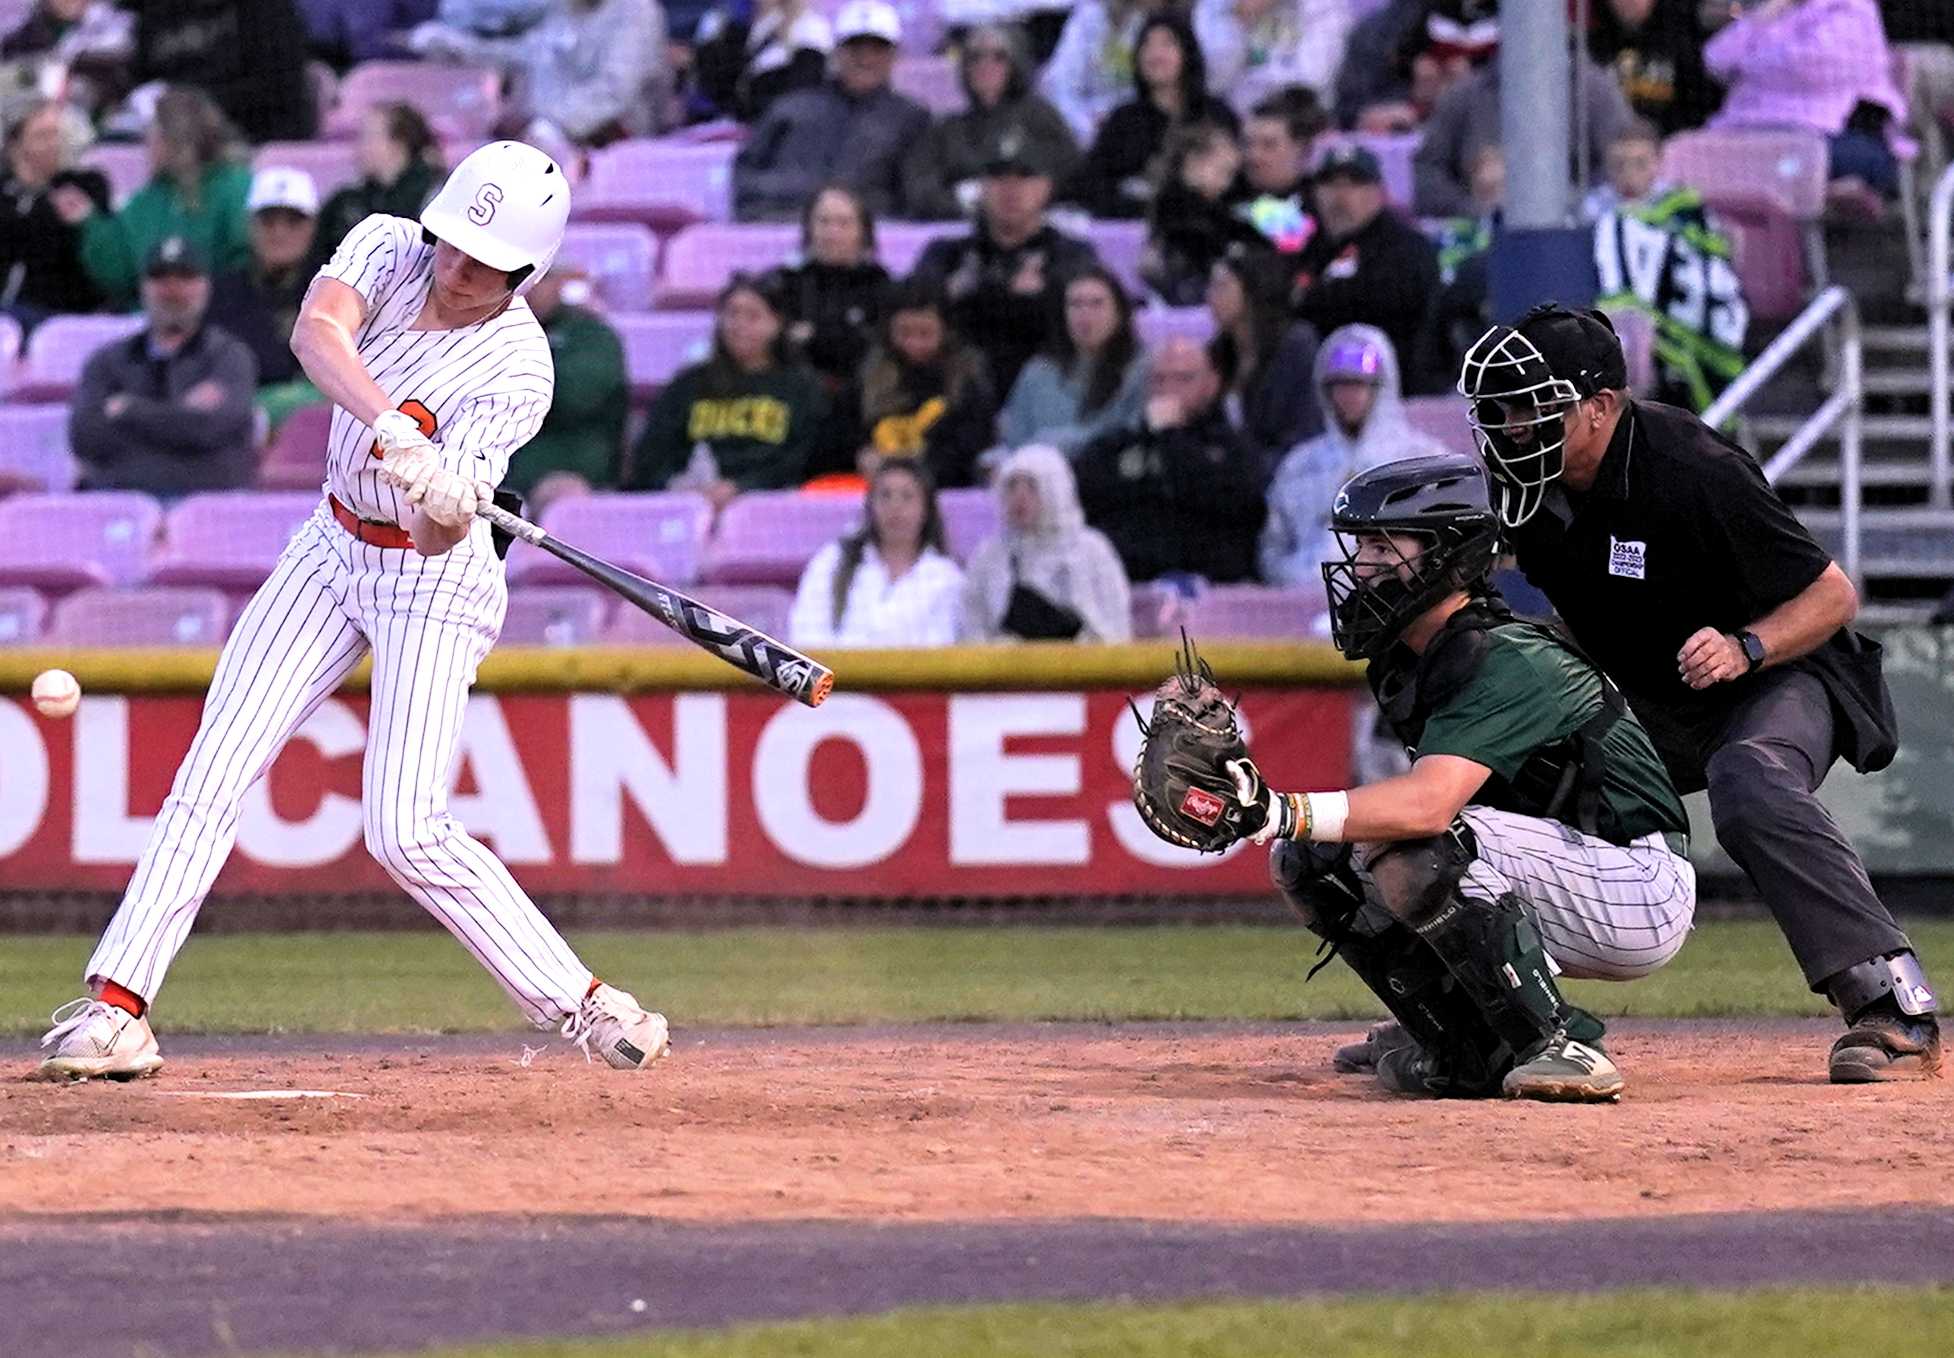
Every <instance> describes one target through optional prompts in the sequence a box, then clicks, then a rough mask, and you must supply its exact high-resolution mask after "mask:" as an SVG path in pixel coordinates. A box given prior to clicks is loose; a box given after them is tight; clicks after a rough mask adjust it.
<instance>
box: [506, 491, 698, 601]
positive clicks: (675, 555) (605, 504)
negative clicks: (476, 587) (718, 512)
mask: <svg viewBox="0 0 1954 1358" xmlns="http://www.w3.org/2000/svg"><path fill="white" fill-rule="evenodd" d="M711 523H712V506H711V504H710V503H708V502H707V500H706V498H705V497H704V496H703V495H697V494H694V493H693V492H691V491H654V492H649V493H623V494H599V495H577V496H573V497H570V498H567V499H562V500H558V501H556V502H555V503H554V504H552V505H551V506H550V507H549V510H548V511H547V512H546V513H545V514H544V515H543V518H542V526H543V527H544V528H546V529H548V530H549V532H550V533H551V534H553V535H555V536H557V537H560V538H562V539H563V541H565V542H567V543H570V544H572V545H574V546H577V547H581V548H583V549H584V550H585V551H587V552H589V553H591V554H592V555H593V556H599V557H602V558H603V559H604V560H606V561H609V562H610V563H612V564H613V565H616V566H621V567H623V568H624V569H625V570H627V571H631V572H634V573H635V574H638V575H642V576H646V577H648V578H650V579H653V580H656V581H658V582H659V583H660V584H664V585H685V584H689V583H690V582H691V581H693V580H696V579H698V578H699V549H700V544H701V543H703V542H704V541H705V538H706V532H707V530H708V528H709V527H710V526H711ZM509 578H510V579H511V580H519V581H521V582H522V583H523V584H524V585H525V586H527V585H530V584H549V585H556V584H581V583H583V582H584V579H585V577H584V576H583V575H581V574H579V573H578V572H577V571H576V570H575V569H574V568H572V567H570V566H568V565H565V564H564V563H563V562H561V561H558V560H557V559H556V558H555V557H553V556H551V555H550V554H549V553H547V552H545V551H543V550H541V549H540V548H536V547H531V546H529V545H528V544H527V543H521V542H519V543H516V544H515V545H513V546H512V547H511V548H510V549H509Z"/></svg>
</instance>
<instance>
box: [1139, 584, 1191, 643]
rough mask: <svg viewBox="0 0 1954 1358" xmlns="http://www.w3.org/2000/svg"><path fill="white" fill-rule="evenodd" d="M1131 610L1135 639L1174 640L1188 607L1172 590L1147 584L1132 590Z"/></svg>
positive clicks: (1168, 587)
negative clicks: (1161, 638)
mask: <svg viewBox="0 0 1954 1358" xmlns="http://www.w3.org/2000/svg"><path fill="white" fill-rule="evenodd" d="M1131 608H1132V612H1133V636H1134V639H1135V640H1141V641H1144V640H1145V639H1147V638H1148V637H1170V636H1173V635H1174V634H1175V632H1174V629H1175V628H1177V627H1179V626H1180V624H1181V621H1182V618H1183V616H1184V614H1185V611H1186V608H1187V604H1186V602H1185V601H1184V600H1183V598H1182V597H1181V592H1180V591H1179V590H1177V589H1175V588H1174V587H1173V586H1171V585H1159V584H1154V583H1153V582H1152V581H1148V582H1146V583H1145V584H1139V585H1135V586H1133V592H1132V603H1131Z"/></svg>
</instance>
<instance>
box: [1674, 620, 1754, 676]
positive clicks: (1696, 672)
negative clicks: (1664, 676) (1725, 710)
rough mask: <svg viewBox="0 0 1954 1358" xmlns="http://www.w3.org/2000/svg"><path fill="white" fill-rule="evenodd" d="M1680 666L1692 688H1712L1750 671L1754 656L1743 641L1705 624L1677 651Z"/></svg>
mask: <svg viewBox="0 0 1954 1358" xmlns="http://www.w3.org/2000/svg"><path fill="white" fill-rule="evenodd" d="M1676 669H1677V670H1678V672H1680V673H1681V675H1682V676H1683V682H1684V683H1685V684H1688V685H1689V686H1690V687H1691V688H1708V687H1709V686H1710V685H1711V684H1721V683H1723V682H1724V681H1725V680H1729V679H1735V678H1738V677H1739V676H1741V675H1745V674H1749V673H1750V657H1749V656H1747V655H1745V654H1744V646H1743V643H1742V642H1740V641H1738V640H1737V638H1735V637H1733V636H1731V635H1730V634H1729V633H1728V632H1719V631H1717V629H1716V628H1714V627H1703V628H1699V629H1697V630H1696V631H1695V632H1693V633H1691V634H1690V638H1689V640H1688V641H1685V642H1684V643H1683V649H1682V650H1680V651H1678V652H1676Z"/></svg>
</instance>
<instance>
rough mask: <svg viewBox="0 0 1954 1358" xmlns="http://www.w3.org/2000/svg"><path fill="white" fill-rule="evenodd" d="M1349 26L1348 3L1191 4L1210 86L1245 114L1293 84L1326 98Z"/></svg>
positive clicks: (1236, 0)
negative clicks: (1204, 55) (1204, 56)
mask: <svg viewBox="0 0 1954 1358" xmlns="http://www.w3.org/2000/svg"><path fill="white" fill-rule="evenodd" d="M1350 24H1351V20H1350V0H1201V2H1200V3H1197V4H1196V5H1195V7H1194V32H1195V34H1196V35H1197V36H1198V37H1199V38H1200V39H1201V50H1202V51H1203V52H1205V53H1206V54H1207V58H1208V87H1209V88H1210V89H1213V90H1216V91H1218V92H1220V93H1222V94H1224V95H1225V96H1226V97H1227V99H1228V102H1229V103H1230V104H1232V105H1234V106H1235V107H1236V108H1237V109H1240V110H1241V111H1243V112H1244V113H1246V112H1247V111H1248V110H1250V109H1252V108H1254V107H1255V106H1256V105H1257V104H1259V103H1261V102H1262V101H1263V100H1264V99H1267V98H1268V97H1269V96H1270V95H1272V94H1275V93H1277V92H1279V91H1281V90H1284V89H1287V88H1290V87H1291V86H1301V87H1302V88H1304V89H1308V90H1311V91H1313V92H1314V93H1315V94H1317V95H1318V96H1319V97H1320V98H1323V99H1326V100H1327V99H1329V98H1330V97H1331V96H1332V95H1333V93H1334V92H1335V86H1336V79H1337V70H1338V68H1339V67H1340V66H1342V64H1343V48H1344V44H1345V43H1346V42H1348V41H1349V39H1350Z"/></svg>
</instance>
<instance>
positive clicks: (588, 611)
mask: <svg viewBox="0 0 1954 1358" xmlns="http://www.w3.org/2000/svg"><path fill="white" fill-rule="evenodd" d="M609 611H610V596H609V595H608V594H607V593H606V592H605V591H603V590H601V589H578V588H576V587H575V586H572V585H565V586H560V587H559V586H555V585H524V586H523V587H522V588H520V589H513V590H510V591H509V614H508V616H507V617H506V618H504V619H503V620H502V644H503V645H505V646H583V645H587V644H588V643H590V642H593V641H595V640H597V638H598V637H599V636H600V635H601V634H602V633H603V631H604V615H605V613H607V612H609ZM631 611H632V612H634V613H635V612H637V610H636V609H635V608H634V609H632V610H631Z"/></svg>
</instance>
